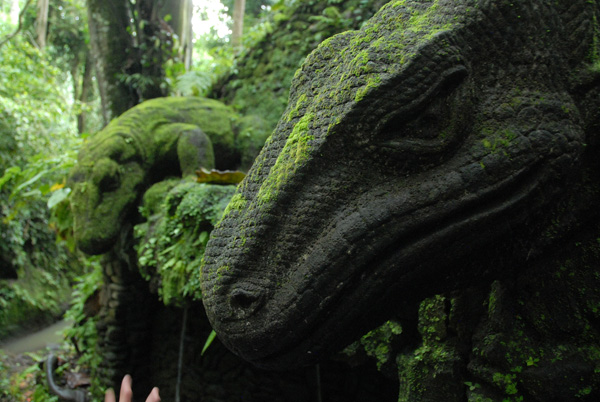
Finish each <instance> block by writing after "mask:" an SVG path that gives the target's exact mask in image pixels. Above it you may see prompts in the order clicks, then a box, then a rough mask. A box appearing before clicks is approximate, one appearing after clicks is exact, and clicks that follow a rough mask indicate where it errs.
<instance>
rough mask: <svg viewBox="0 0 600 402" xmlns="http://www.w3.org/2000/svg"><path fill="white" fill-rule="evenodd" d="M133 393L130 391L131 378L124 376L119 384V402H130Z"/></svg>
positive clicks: (127, 375)
mask: <svg viewBox="0 0 600 402" xmlns="http://www.w3.org/2000/svg"><path fill="white" fill-rule="evenodd" d="M132 397H133V391H132V390H131V376H130V375H129V374H126V375H125V377H123V381H122V382H121V393H120V394H119V402H131V398H132Z"/></svg>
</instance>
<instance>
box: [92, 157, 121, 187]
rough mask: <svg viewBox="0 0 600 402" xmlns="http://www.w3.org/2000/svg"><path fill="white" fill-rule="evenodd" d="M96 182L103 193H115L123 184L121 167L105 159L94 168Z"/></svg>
mask: <svg viewBox="0 0 600 402" xmlns="http://www.w3.org/2000/svg"><path fill="white" fill-rule="evenodd" d="M93 176H94V182H95V183H97V186H98V189H99V190H100V191H101V192H103V193H108V192H111V191H115V190H116V189H118V188H119V186H120V184H121V175H120V173H119V165H118V164H117V163H116V162H115V161H113V160H110V159H103V160H100V161H98V162H97V163H96V166H95V167H94V173H93Z"/></svg>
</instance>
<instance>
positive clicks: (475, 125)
mask: <svg viewBox="0 0 600 402" xmlns="http://www.w3.org/2000/svg"><path fill="white" fill-rule="evenodd" d="M597 15H598V6H597V5H596V4H595V2H587V1H583V0H581V1H576V2H566V1H563V2H561V1H559V2H547V1H543V0H538V1H536V0H530V1H521V2H512V3H510V2H500V1H469V0H460V1H455V0H452V1H450V0H436V1H409V0H406V1H404V0H403V1H392V2H390V3H388V4H387V5H386V6H384V7H383V8H382V9H381V10H380V11H379V12H378V13H377V14H376V16H375V17H373V18H372V19H371V20H370V21H369V22H368V23H366V24H365V25H364V26H363V28H362V29H361V30H360V31H356V32H347V33H344V34H340V35H337V36H335V37H333V38H331V39H329V40H327V41H325V42H324V43H322V44H321V45H320V46H319V48H318V49H317V50H316V51H315V52H313V53H312V54H311V55H310V56H309V57H308V59H307V60H306V62H305V63H304V65H303V66H302V67H301V69H300V70H299V71H298V72H297V74H296V77H295V79H294V81H293V83H292V90H291V94H290V102H289V106H288V109H287V111H286V113H285V114H284V116H283V117H282V118H281V120H280V122H279V124H278V126H277V128H276V130H275V132H274V133H273V135H272V136H271V137H270V139H269V140H267V143H266V145H265V147H264V148H263V150H262V152H261V154H260V155H259V157H258V158H257V160H256V161H255V163H254V165H253V167H252V168H251V170H250V172H249V175H248V176H247V178H246V180H245V181H244V182H242V184H241V185H240V187H239V188H238V191H237V193H236V194H235V195H234V197H233V199H232V201H231V203H230V204H229V206H228V209H227V210H226V212H225V214H224V217H223V219H222V221H221V222H220V224H219V225H217V227H216V229H215V230H214V231H213V232H212V238H211V240H210V242H209V244H208V248H207V251H206V254H205V257H204V258H205V265H204V267H203V269H202V274H201V275H202V282H203V285H202V286H203V300H204V304H205V307H206V309H207V313H208V316H209V319H210V320H211V322H212V324H213V326H214V328H215V330H216V332H217V334H218V335H219V337H220V338H221V340H222V341H223V342H224V343H225V344H226V345H227V346H228V347H229V348H230V349H231V350H233V351H234V352H236V353H238V354H239V355H240V356H242V357H244V358H245V359H247V360H249V361H251V362H253V363H255V364H257V365H259V366H263V367H268V368H291V367H294V366H297V365H305V364H311V363H313V362H315V361H318V360H320V359H322V358H324V357H325V356H327V355H328V354H329V353H331V352H332V351H335V350H339V349H341V348H343V347H344V346H346V345H347V344H348V343H350V342H351V341H352V340H354V339H356V338H357V337H358V336H360V335H362V334H364V333H365V332H366V331H368V330H370V329H372V328H374V327H375V326H376V325H378V324H379V323H381V322H382V321H383V320H385V319H388V318H390V317H391V316H392V315H393V314H395V313H396V312H397V311H398V309H399V306H400V305H401V304H402V303H404V302H411V301H418V300H422V299H423V298H425V297H427V296H430V295H433V294H435V292H439V291H440V290H443V289H452V288H453V287H457V286H461V283H463V281H465V280H466V279H465V278H469V277H472V276H478V275H484V274H490V273H489V272H487V273H486V272H485V271H486V269H487V268H486V265H485V261H486V258H485V256H486V253H487V254H491V253H495V252H496V251H497V250H496V248H497V247H498V245H499V244H508V245H509V246H508V247H510V244H511V241H516V239H519V238H530V237H531V236H535V235H536V231H537V230H539V225H536V219H537V218H538V217H539V216H540V211H543V210H544V209H545V208H549V207H551V206H552V204H553V203H555V202H556V200H557V199H558V198H559V197H560V196H561V194H562V193H563V192H564V189H565V187H566V186H567V183H568V180H569V177H570V175H571V174H572V173H573V172H574V171H576V170H577V169H578V168H579V165H580V163H581V162H580V161H581V155H582V152H583V150H584V146H583V145H584V143H585V141H586V135H588V136H589V133H590V132H591V131H593V130H597V129H598V111H597V110H598V100H597V99H596V100H593V101H591V102H592V103H593V105H594V106H593V107H592V108H590V109H589V110H595V112H593V113H592V114H590V113H588V112H587V111H583V110H582V107H583V106H582V105H583V104H584V103H585V102H583V101H582V99H583V98H582V97H585V95H584V94H583V93H582V92H578V91H576V90H575V89H574V84H573V81H572V78H573V77H575V76H577V75H578V74H580V73H581V72H583V71H587V70H589V69H590V66H591V63H592V62H593V60H591V59H590V57H589V55H590V51H592V50H594V51H597V49H595V48H594V46H597V44H598V38H597V35H598V32H597V31H594V30H593V29H574V28H573V27H585V26H587V27H590V26H591V22H592V21H593V20H595V18H596V17H595V16H597ZM595 36H596V38H594V37H595ZM596 54H597V53H596ZM596 93H597V91H596ZM586 102H587V101H586ZM586 110H588V109H586ZM591 120H593V122H591ZM591 128H593V130H592V129H591ZM537 235H538V236H539V233H537ZM507 250H508V249H507ZM474 260H476V261H477V263H473V261H474ZM494 274H495V273H494V272H492V273H491V275H494Z"/></svg>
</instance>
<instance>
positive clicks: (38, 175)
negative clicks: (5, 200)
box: [12, 170, 46, 195]
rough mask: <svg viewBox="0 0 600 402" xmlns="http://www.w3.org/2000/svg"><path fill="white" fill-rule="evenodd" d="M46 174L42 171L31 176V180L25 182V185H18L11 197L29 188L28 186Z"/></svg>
mask: <svg viewBox="0 0 600 402" xmlns="http://www.w3.org/2000/svg"><path fill="white" fill-rule="evenodd" d="M45 174H46V171H45V170H44V171H43V172H39V173H38V174H36V175H35V176H33V177H32V178H31V179H29V180H27V181H26V182H25V183H22V184H20V185H19V186H18V187H17V188H16V189H15V190H14V191H13V192H12V195H15V194H18V193H19V192H20V191H21V190H23V189H24V188H25V187H27V186H29V185H30V184H33V183H35V182H36V181H38V180H39V179H40V178H41V177H42V176H43V175H45Z"/></svg>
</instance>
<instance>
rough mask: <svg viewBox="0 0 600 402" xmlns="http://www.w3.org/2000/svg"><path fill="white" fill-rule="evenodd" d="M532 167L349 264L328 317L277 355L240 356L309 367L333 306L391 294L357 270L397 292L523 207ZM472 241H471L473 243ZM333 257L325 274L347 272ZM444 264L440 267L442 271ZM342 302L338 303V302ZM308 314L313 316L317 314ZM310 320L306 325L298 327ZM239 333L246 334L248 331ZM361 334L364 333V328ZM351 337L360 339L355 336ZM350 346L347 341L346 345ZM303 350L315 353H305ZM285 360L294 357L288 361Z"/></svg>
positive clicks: (325, 307)
mask: <svg viewBox="0 0 600 402" xmlns="http://www.w3.org/2000/svg"><path fill="white" fill-rule="evenodd" d="M538 165H539V163H536V164H534V165H533V166H530V167H528V168H524V169H521V170H520V171H518V172H516V173H514V174H513V175H511V176H510V177H509V178H506V179H504V180H502V181H501V182H500V183H498V184H496V185H495V186H493V188H490V189H488V190H486V191H485V192H480V193H477V194H476V195H473V196H469V197H468V198H467V199H465V198H463V200H462V201H460V205H457V206H456V207H455V208H452V209H451V210H450V211H448V212H447V213H446V214H444V216H442V217H438V218H431V219H427V218H425V219H423V220H419V221H418V222H416V223H415V224H413V225H410V227H406V228H405V229H404V230H401V232H400V233H398V234H397V235H396V236H393V238H392V239H391V240H389V241H388V244H386V245H383V246H382V247H380V248H379V252H376V253H374V255H373V254H371V255H370V258H364V259H361V260H358V261H356V262H355V267H356V268H359V269H356V270H355V271H354V273H353V274H352V277H350V278H348V279H347V280H346V281H345V282H347V283H346V286H344V287H343V288H342V289H339V291H337V292H336V293H337V294H335V295H332V296H331V297H330V298H328V299H329V300H327V303H323V304H322V305H321V306H320V307H319V311H321V312H323V311H327V312H328V318H327V319H326V320H325V322H323V321H319V322H318V326H317V320H314V319H313V320H311V321H312V325H311V326H310V328H308V329H307V330H305V331H302V334H299V335H298V336H293V337H292V338H291V339H290V338H288V340H287V341H285V342H282V343H280V347H278V348H277V351H275V352H273V353H270V354H268V355H263V356H257V353H256V352H257V351H252V352H251V353H250V355H254V356H256V358H252V356H246V359H248V360H249V361H251V362H253V364H255V365H257V366H259V367H265V368H271V367H274V368H277V367H282V364H281V363H282V362H283V363H284V364H285V365H293V364H297V365H307V364H311V363H314V361H316V360H317V358H318V355H319V353H318V351H319V350H320V349H321V347H320V346H319V345H325V344H328V343H330V342H328V341H327V340H326V339H325V337H326V336H327V333H328V331H327V330H326V329H327V328H335V327H337V326H339V321H340V320H339V318H340V316H339V315H336V314H332V313H331V312H332V311H333V312H334V311H338V310H339V308H338V306H340V305H342V304H344V303H347V302H348V300H346V299H351V300H350V301H351V303H367V304H368V303H381V302H383V301H382V300H383V299H385V298H386V296H389V293H391V291H388V292H385V294H381V292H379V294H375V293H373V292H371V293H369V289H368V287H369V285H368V283H367V282H368V281H364V279H363V276H362V275H361V272H362V271H364V270H361V269H360V268H361V267H363V268H364V267H368V266H371V267H378V268H375V270H372V271H371V272H369V275H373V274H374V273H376V274H378V275H381V277H385V278H387V279H388V281H394V283H396V282H398V283H399V285H398V286H394V288H402V283H404V282H406V277H410V276H414V275H415V274H416V271H417V270H418V268H419V267H420V266H423V265H427V264H429V265H431V263H432V261H433V260H435V259H436V258H438V257H439V256H440V252H441V251H440V250H441V249H442V248H444V244H445V243H449V242H451V241H452V239H454V238H456V237H457V236H461V235H462V234H465V233H467V236H469V237H472V236H474V235H476V233H475V232H476V231H474V230H473V227H474V226H475V227H478V225H479V224H481V223H482V222H484V223H486V224H487V223H489V222H490V221H499V220H501V219H502V218H503V217H504V216H506V212H507V211H510V210H514V209H515V208H519V206H520V205H522V203H523V202H527V200H528V199H530V198H531V197H530V196H531V194H532V193H534V192H535V191H536V190H537V189H538V187H539V182H538V179H539V170H540V169H538ZM503 194H509V196H503ZM507 223H508V225H509V226H510V223H509V222H508V221H507V222H505V223H503V224H507ZM474 241H477V239H475V240H474ZM434 244H439V245H440V246H439V247H438V250H436V251H434V252H431V250H432V249H433V248H434ZM398 245H401V246H398ZM409 249H412V251H411V252H410V253H408V254H407V252H406V250H409ZM338 255H339V256H341V258H339V259H338V260H337V261H335V262H334V263H333V264H330V265H329V266H328V270H330V271H328V272H332V271H333V272H336V273H338V274H339V273H340V272H341V269H342V268H344V267H346V268H347V266H348V256H347V254H346V253H345V252H343V253H338ZM398 265H400V266H402V265H404V266H408V267H410V270H407V271H404V272H403V273H402V274H400V275H398V274H396V276H395V277H394V278H392V276H393V275H394V272H392V271H394V268H395V270H396V271H397V270H398ZM447 265H448V264H445V265H444V266H447ZM332 268H333V269H332ZM358 271H361V272H358ZM390 283H391V282H390ZM350 292H353V293H350ZM355 293H358V294H370V297H369V298H366V299H364V300H358V299H356V300H353V294H355ZM342 299H344V301H343V302H342ZM350 314H352V313H350ZM311 315H313V316H314V317H315V316H317V315H318V313H317V314H311ZM311 321H306V322H305V323H304V324H307V323H309V322H311ZM343 321H344V322H354V321H353V320H346V319H344V320H343ZM231 324H233V323H231ZM324 328H325V330H324ZM240 329H241V328H240ZM245 329H246V330H247V329H248V327H246V328H245ZM366 330H367V331H368V329H366ZM332 332H338V331H332ZM230 334H232V335H234V338H235V337H237V336H239V335H242V333H241V332H238V331H236V332H231V333H230ZM357 336H360V334H358V335H357ZM283 339H285V337H284V336H281V337H280V338H279V340H278V342H277V343H279V342H280V341H281V340H283ZM311 339H312V340H313V341H311ZM314 340H316V342H315V341H314ZM298 341H300V342H298ZM351 341H352V340H349V342H351ZM349 342H348V343H349ZM271 346H273V344H271ZM343 346H345V345H341V344H340V348H341V347H343ZM309 351H315V352H312V353H311V352H309ZM289 356H295V357H294V358H290V357H289Z"/></svg>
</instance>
